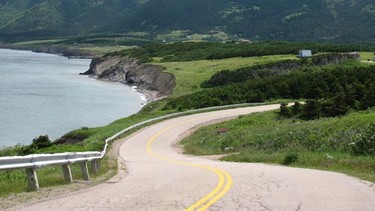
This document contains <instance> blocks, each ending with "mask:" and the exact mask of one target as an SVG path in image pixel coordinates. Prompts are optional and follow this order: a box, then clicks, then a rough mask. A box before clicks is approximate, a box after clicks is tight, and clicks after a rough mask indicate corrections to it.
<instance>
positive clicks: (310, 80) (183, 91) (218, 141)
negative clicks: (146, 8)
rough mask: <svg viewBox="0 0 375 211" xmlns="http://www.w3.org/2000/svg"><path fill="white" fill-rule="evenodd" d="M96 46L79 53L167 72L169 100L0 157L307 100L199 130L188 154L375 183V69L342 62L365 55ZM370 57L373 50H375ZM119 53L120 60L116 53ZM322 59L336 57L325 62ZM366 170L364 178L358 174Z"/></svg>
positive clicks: (18, 176) (229, 46) (281, 46)
mask: <svg viewBox="0 0 375 211" xmlns="http://www.w3.org/2000/svg"><path fill="white" fill-rule="evenodd" d="M42 42H49V44H51V43H53V44H52V45H57V44H56V43H58V42H60V43H65V44H63V45H66V43H67V41H66V40H65V41H62V40H49V41H39V42H36V43H35V42H26V43H21V44H22V45H24V46H26V45H29V46H33V47H35V46H37V45H39V44H41V43H42ZM69 42H70V41H69ZM49 44H47V46H48V45H49ZM93 46H95V45H92V46H91V45H86V44H85V45H79V48H82V49H84V50H87V51H90V52H93V51H96V52H97V53H98V54H100V55H102V54H104V53H105V52H107V51H109V52H110V53H107V56H124V57H135V58H137V59H139V61H140V62H143V63H147V64H154V65H161V66H164V67H165V68H166V69H165V71H166V72H169V73H172V74H173V75H174V76H175V77H176V82H177V84H176V87H175V89H174V90H173V94H172V95H171V96H169V97H167V98H164V99H162V100H158V101H155V102H152V103H149V104H147V105H145V106H144V107H143V109H142V110H141V111H140V112H138V113H137V114H134V115H132V116H130V117H127V118H124V119H120V120H117V121H115V122H113V123H111V124H109V125H107V126H103V127H97V128H87V127H82V128H80V129H77V130H74V131H71V132H69V133H67V134H65V135H64V136H63V137H62V138H61V139H60V140H58V141H57V142H51V141H50V140H49V139H48V137H39V138H38V139H35V140H34V141H33V143H32V144H31V145H29V146H22V145H16V146H14V147H5V148H3V149H1V150H0V156H13V155H25V154H30V153H56V152H74V151H101V150H102V149H103V145H104V140H105V139H106V138H108V137H110V136H112V135H113V134H115V133H117V132H119V131H121V130H122V129H124V128H126V127H128V126H131V125H134V124H136V123H139V122H141V121H144V120H147V119H150V118H153V117H157V116H162V115H165V114H169V113H173V112H178V111H183V110H188V109H194V108H204V107H209V106H218V105H226V104H236V103H249V102H250V103H252V102H264V103H269V102H291V101H295V100H301V101H305V102H306V104H305V105H303V104H298V103H297V105H298V106H293V107H287V106H286V104H282V106H281V110H280V111H279V112H277V113H275V112H267V113H264V114H253V115H249V116H242V117H240V118H239V119H237V120H234V121H238V122H228V123H223V124H221V125H215V126H211V127H209V128H205V129H202V131H203V132H200V131H198V132H197V134H198V135H196V134H195V135H193V136H192V137H191V138H189V139H188V140H185V141H184V142H183V143H184V144H185V148H186V152H187V153H193V154H227V153H239V154H231V155H230V156H229V157H225V158H224V159H226V160H232V161H241V162H270V163H282V164H288V165H295V166H301V167H309V168H320V169H328V170H335V171H341V172H345V173H350V174H352V175H355V176H358V177H360V178H363V179H367V180H370V181H374V180H375V179H374V177H373V175H374V171H373V169H374V157H373V156H374V155H373V151H371V149H372V148H371V147H372V146H373V145H372V144H373V143H372V142H371V140H372V139H371V136H370V135H369V134H371V133H372V132H371V131H373V130H372V127H373V126H372V125H373V124H372V123H373V121H374V118H373V117H374V111H373V108H372V107H374V106H375V102H374V99H375V93H374V90H375V85H374V81H375V75H374V73H375V69H374V67H375V66H374V65H372V63H371V62H368V63H364V62H361V61H357V60H356V58H357V57H350V56H346V55H349V54H342V53H338V52H351V51H358V50H360V49H361V46H360V45H354V44H344V45H340V44H325V43H323V44H320V43H290V42H280V41H277V42H276V41H273V42H260V43H254V44H238V43H237V44H236V43H175V44H161V45H154V44H151V45H145V46H141V47H125V46H110V47H103V46H104V45H103V46H102V47H100V46H99V47H93ZM367 47H368V50H371V47H372V46H367ZM118 48H121V50H120V51H118V52H112V51H113V50H116V49H118ZM122 48H124V49H122ZM300 48H310V49H313V52H314V53H317V55H314V57H312V58H304V59H300V58H297V57H296V56H295V55H296V54H297V53H298V50H299V49H300ZM362 48H363V47H362ZM73 49H75V48H73ZM326 51H331V53H328V54H327V53H324V52H326ZM332 52H336V53H332ZM361 55H365V57H364V58H361V59H365V60H368V58H372V56H374V54H373V52H365V53H362V52H361ZM351 124H353V127H350V125H351ZM361 125H362V127H361ZM221 127H223V128H229V133H228V134H224V135H220V136H219V135H216V132H215V130H216V129H217V128H221ZM207 131H209V132H207ZM246 131H252V132H246ZM270 131H273V132H271V133H270ZM131 132H133V131H131ZM232 132H233V134H232ZM199 133H202V134H203V135H199ZM126 135H128V134H124V135H123V136H126ZM205 135H206V136H205ZM232 135H233V136H232ZM363 137H365V138H363ZM224 138H225V140H224ZM367 140H370V142H367ZM61 143H65V144H61ZM67 143H69V144H67ZM368 149H370V150H368ZM331 157H332V158H334V159H330V158H331ZM328 158H329V159H328ZM327 159H328V160H327ZM102 166H105V167H104V168H101V173H99V176H98V178H100V179H101V178H103V177H104V178H108V177H109V175H113V172H115V171H116V163H115V162H114V160H113V158H110V157H107V158H106V159H105V160H104V161H103V163H102ZM106 166H107V167H106ZM74 168H77V169H76V170H74V171H77V173H75V175H78V177H77V178H79V177H80V176H79V175H80V173H79V172H78V167H74ZM360 169H364V170H363V171H362V172H361V171H360ZM60 171H61V169H60V168H58V167H49V168H46V169H45V170H44V169H43V170H40V173H39V172H38V174H39V177H40V178H43V180H44V182H43V181H41V186H44V187H46V186H50V185H56V184H63V182H62V181H63V179H62V178H61V177H62V174H61V172H60ZM51 172H55V173H56V172H58V173H56V175H57V174H58V175H59V176H55V175H54V174H53V173H51ZM108 172H109V173H108ZM100 175H104V176H100ZM0 179H1V181H3V182H2V183H0V189H1V190H4V192H3V191H2V192H1V193H2V194H3V196H5V195H8V194H9V193H11V192H21V191H24V190H25V188H26V186H25V185H23V186H22V187H21V188H19V187H14V188H12V187H10V186H9V184H21V183H22V184H23V183H24V179H25V178H24V173H23V172H22V171H11V172H10V171H6V172H0ZM100 179H99V180H100ZM7 181H8V182H7ZM9 181H11V182H9ZM13 186H16V185H13ZM17 186H18V185H17Z"/></svg>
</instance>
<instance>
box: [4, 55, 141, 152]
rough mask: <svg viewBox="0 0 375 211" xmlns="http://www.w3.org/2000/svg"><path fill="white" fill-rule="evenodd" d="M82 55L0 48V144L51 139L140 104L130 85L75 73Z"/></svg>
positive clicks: (82, 65)
mask: <svg viewBox="0 0 375 211" xmlns="http://www.w3.org/2000/svg"><path fill="white" fill-rule="evenodd" d="M89 64H90V60H88V59H67V58H65V57H62V56H57V55H51V54H43V53H32V52H28V51H15V50H7V49H0V147H2V146H12V145H15V144H17V143H21V144H30V143H31V142H32V140H33V138H35V137H36V136H39V135H48V136H49V137H50V138H51V139H52V140H53V139H56V138H58V137H60V136H62V135H63V134H65V133H67V132H69V131H71V130H73V129H77V128H80V127H83V126H86V127H95V126H102V125H106V124H109V123H111V122H112V121H114V120H116V119H119V118H121V117H126V116H129V115H131V114H134V113H136V112H138V111H139V110H140V109H141V104H142V102H143V97H142V95H141V94H139V93H136V92H134V91H133V90H132V88H131V87H128V86H125V85H123V84H119V83H111V82H103V81H98V80H95V79H92V78H89V77H88V76H82V75H79V73H81V72H84V71H86V70H87V69H88V68H89Z"/></svg>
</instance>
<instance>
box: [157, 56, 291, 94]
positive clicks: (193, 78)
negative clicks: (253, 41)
mask: <svg viewBox="0 0 375 211" xmlns="http://www.w3.org/2000/svg"><path fill="white" fill-rule="evenodd" d="M284 59H297V58H296V57H295V56H294V55H273V56H259V57H248V58H230V59H220V60H201V61H192V62H163V63H153V64H157V65H162V66H164V67H166V68H167V69H166V72H169V73H172V74H173V75H175V77H176V83H177V85H176V88H175V89H174V91H173V96H181V95H184V94H189V93H193V92H196V91H199V90H201V88H200V85H201V83H202V82H203V81H205V80H208V79H209V78H210V77H211V76H212V75H213V74H214V73H216V72H218V71H220V70H235V69H238V68H241V67H246V66H252V65H259V64H265V63H268V62H273V61H280V60H284Z"/></svg>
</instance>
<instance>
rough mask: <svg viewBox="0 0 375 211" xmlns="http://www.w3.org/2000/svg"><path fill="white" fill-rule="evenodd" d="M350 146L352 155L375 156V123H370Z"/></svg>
mask: <svg viewBox="0 0 375 211" xmlns="http://www.w3.org/2000/svg"><path fill="white" fill-rule="evenodd" d="M352 146H353V148H352V150H353V154H354V155H356V156H358V155H369V156H375V123H372V124H371V125H370V126H369V127H368V128H367V129H366V130H365V131H364V133H363V135H362V136H361V137H360V138H359V139H358V140H357V141H356V142H355V143H354V144H353V145H352Z"/></svg>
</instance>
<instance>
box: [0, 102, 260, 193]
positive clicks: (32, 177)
mask: <svg viewBox="0 0 375 211" xmlns="http://www.w3.org/2000/svg"><path fill="white" fill-rule="evenodd" d="M261 104H262V103H245V104H234V105H226V106H216V107H209V108H203V109H194V110H189V111H185V112H178V113H173V114H168V115H165V116H161V117H156V118H152V119H149V120H146V121H143V122H140V123H137V124H135V125H132V126H130V127H127V128H125V129H124V130H122V131H120V132H118V133H116V134H115V135H113V136H111V137H109V138H107V139H106V140H105V145H104V149H103V151H102V152H67V153H56V154H34V155H27V156H12V157H0V171H1V170H14V169H26V174H27V179H28V185H29V189H30V190H37V189H38V188H39V183H38V177H37V172H36V169H37V168H42V167H45V166H49V165H62V169H63V174H64V179H65V181H67V182H70V183H71V182H73V178H72V173H71V170H70V164H73V163H80V165H81V170H82V174H83V179H84V180H89V179H90V177H89V172H88V168H87V162H89V161H91V162H92V169H93V171H94V173H96V172H97V171H98V169H99V166H100V165H99V160H100V159H102V158H103V157H104V156H105V154H106V152H107V149H108V145H109V143H110V142H111V141H113V140H114V139H116V138H118V137H119V136H121V135H122V134H124V133H126V132H129V131H130V130H133V129H135V128H138V127H140V126H143V125H146V124H149V123H152V122H156V121H160V120H164V119H169V118H171V117H176V116H182V115H187V114H192V113H198V112H202V111H208V110H216V109H225V108H233V107H241V106H255V105H261Z"/></svg>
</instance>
